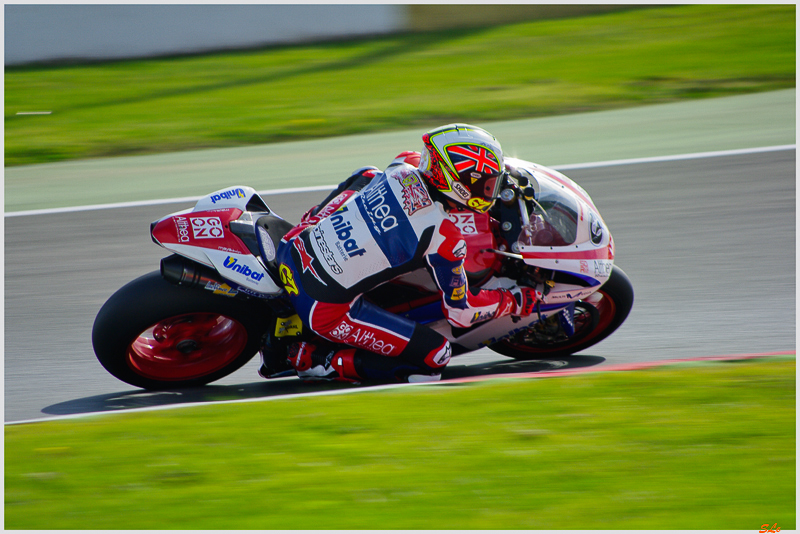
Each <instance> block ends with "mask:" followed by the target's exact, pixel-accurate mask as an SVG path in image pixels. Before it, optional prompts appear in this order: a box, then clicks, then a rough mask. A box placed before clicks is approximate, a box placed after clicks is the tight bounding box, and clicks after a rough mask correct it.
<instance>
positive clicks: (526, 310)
mask: <svg viewBox="0 0 800 534" xmlns="http://www.w3.org/2000/svg"><path fill="white" fill-rule="evenodd" d="M511 294H512V295H513V296H514V301H515V302H516V304H517V307H516V310H515V311H513V312H512V313H511V315H516V316H518V317H527V316H528V315H530V314H532V313H533V312H534V310H535V308H536V303H537V302H541V300H542V292H541V291H539V290H538V289H535V288H532V287H519V286H517V287H514V288H512V289H511Z"/></svg>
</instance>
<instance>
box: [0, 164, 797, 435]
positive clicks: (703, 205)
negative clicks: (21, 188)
mask: <svg viewBox="0 0 800 534" xmlns="http://www.w3.org/2000/svg"><path fill="white" fill-rule="evenodd" d="M795 165H796V164H795V150H794V149H784V150H778V151H772V152H762V153H753V154H742V155H729V156H717V157H704V158H697V159H685V160H677V161H662V162H648V163H637V164H625V165H612V166H601V167H595V168H581V169H573V170H565V171H564V172H565V173H566V174H567V175H569V176H570V177H571V178H573V179H574V180H576V181H577V182H578V183H580V184H581V185H582V186H583V187H584V188H585V189H586V190H587V191H588V192H589V194H590V195H591V196H592V198H593V200H594V201H595V204H596V205H597V206H598V208H599V209H600V212H601V214H602V215H603V217H604V219H605V221H606V223H607V225H608V226H609V229H610V231H611V232H612V234H613V236H614V239H615V241H616V245H617V258H616V264H617V265H619V266H620V267H622V269H624V270H625V272H626V273H627V274H628V275H629V277H630V278H631V280H632V282H633V285H634V289H635V292H636V301H635V303H634V308H633V311H632V312H631V315H630V316H629V318H628V320H627V321H626V323H625V324H623V325H622V327H621V328H620V329H619V330H618V331H617V332H616V333H615V334H613V335H612V336H611V337H610V338H608V339H607V340H605V341H603V342H602V343H600V344H599V345H596V346H595V347H592V348H590V349H588V350H587V351H584V352H583V353H581V354H579V355H576V356H573V357H571V358H569V359H568V360H564V361H533V362H517V361H515V360H512V359H509V358H506V357H504V356H500V355H498V354H495V353H494V352H492V351H491V350H489V349H482V350H480V351H477V352H475V353H472V354H468V355H464V356H459V357H456V358H454V359H453V360H452V362H451V364H450V365H449V367H448V368H447V370H446V371H445V373H444V375H443V378H444V379H448V378H463V377H469V376H480V375H487V374H500V373H502V374H507V373H517V372H519V373H523V372H525V373H527V372H533V371H546V370H556V369H560V370H563V369H568V368H580V367H584V368H588V367H591V368H596V369H602V368H603V367H604V366H610V365H618V364H626V363H636V362H649V361H658V360H668V359H675V358H691V357H698V356H712V355H723V354H747V353H769V352H791V351H794V349H795V203H796V199H795ZM348 170H349V169H348ZM225 185H229V184H221V186H220V187H224V186H225ZM325 194H326V193H325V192H315V193H301V194H297V193H295V194H281V195H273V196H265V200H266V201H267V203H268V204H270V206H272V208H273V209H274V210H275V211H276V212H277V213H279V214H280V215H282V216H283V217H284V218H286V219H288V220H290V221H297V220H298V219H299V216H300V214H301V213H302V212H303V211H304V210H305V209H306V208H307V207H308V206H310V205H311V204H313V203H316V201H318V200H320V199H321V198H323V197H324V196H325ZM191 205H192V203H191V202H182V203H177V204H166V205H156V206H147V207H133V208H120V209H105V210H95V211H80V212H74V213H58V214H48V215H35V216H19V217H6V219H5V421H6V422H7V423H8V422H15V421H24V420H35V419H42V418H48V417H52V416H60V415H71V414H83V413H94V412H104V411H115V410H120V409H126V408H139V407H149V406H162V405H172V404H183V403H192V402H200V401H212V400H213V401H217V400H227V399H248V398H262V397H270V396H275V395H284V394H292V393H302V392H307V391H317V390H320V389H338V388H350V387H353V386H350V385H345V384H325V385H322V386H311V385H304V384H302V383H300V382H299V381H298V380H296V379H292V378H290V379H280V380H276V381H266V380H263V379H261V378H260V377H259V376H258V375H257V373H256V369H257V365H258V357H256V358H254V359H253V360H252V361H251V362H250V363H249V364H248V365H246V366H245V367H244V368H242V369H241V370H239V371H238V372H236V373H234V374H233V375H231V376H229V377H227V378H225V379H223V380H221V381H218V382H216V383H214V384H212V385H209V386H206V387H204V388H196V389H192V390H184V391H175V392H145V391H142V390H138V389H136V388H133V387H131V386H128V385H127V384H125V383H123V382H120V381H118V380H117V379H116V378H114V377H112V376H111V375H109V374H108V373H107V372H106V371H105V370H104V369H103V368H102V367H101V366H100V364H99V363H98V362H97V361H96V359H95V356H94V353H93V351H92V346H91V329H92V323H93V321H94V317H95V315H96V313H97V311H98V310H99V308H100V306H101V305H102V304H103V302H104V301H105V300H106V299H107V298H108V297H109V296H110V295H111V294H112V293H113V292H114V291H116V290H117V289H118V288H119V287H121V286H122V285H124V284H125V283H127V282H128V281H130V280H132V279H134V278H136V277H138V276H140V275H142V274H145V273H147V272H149V271H152V270H155V269H157V268H158V262H159V260H160V258H161V257H163V256H166V255H167V254H166V251H164V250H163V249H161V248H159V247H158V246H156V245H155V244H153V243H152V241H151V240H150V237H149V232H148V230H149V225H150V222H152V221H153V220H155V219H157V218H160V217H161V216H163V215H166V214H168V213H171V212H174V211H178V210H180V209H184V208H187V207H190V206H191ZM362 387H363V386H362Z"/></svg>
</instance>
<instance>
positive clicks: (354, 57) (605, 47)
mask: <svg viewBox="0 0 800 534" xmlns="http://www.w3.org/2000/svg"><path fill="white" fill-rule="evenodd" d="M795 9H796V8H795V6H794V5H742V6H739V5H691V6H671V7H666V8H654V9H646V10H636V11H631V12H623V13H614V14H608V15H600V16H590V17H582V18H575V19H563V20H550V21H537V22H525V23H520V24H514V25H507V26H498V27H491V28H485V29H477V30H460V31H445V32H438V33H424V34H408V35H399V36H392V37H385V38H381V39H376V40H369V41H351V42H339V43H332V44H331V43H329V44H324V45H305V46H293V47H285V48H274V49H270V50H262V51H251V52H239V53H226V54H216V55H208V56H197V57H183V58H173V59H158V60H141V61H124V62H114V63H107V64H92V65H84V66H60V67H26V68H6V70H5V113H4V117H5V165H6V166H10V165H22V164H31V163H41V162H49V161H59V160H66V159H74V158H91V157H99V156H116V155H124V154H145V153H155V152H167V151H176V150H187V149H196V148H204V147H226V146H241V145H248V144H259V143H269V142H275V141H286V140H293V139H303V138H313V137H324V136H336V135H343V134H352V133H360V132H370V131H386V130H393V129H401V128H408V127H433V126H437V125H440V124H443V123H447V122H451V121H456V120H457V121H466V122H473V123H481V122H486V121H495V120H505V119H514V118H522V117H536V116H545V115H554V114H564V113H571V112H577V111H587V110H600V109H610V108H620V107H626V106H634V105H641V104H648V103H657V102H670V101H676V100H681V99H691V98H704V97H713V96H720V95H729V94H737V93H745V92H755V91H766V90H773V89H781V88H789V87H794V86H795ZM20 111H52V114H51V115H23V116H18V115H16V113H17V112H20Z"/></svg>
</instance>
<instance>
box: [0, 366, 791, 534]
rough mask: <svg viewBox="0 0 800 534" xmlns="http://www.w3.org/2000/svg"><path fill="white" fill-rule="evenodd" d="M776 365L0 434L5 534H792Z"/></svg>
mask: <svg viewBox="0 0 800 534" xmlns="http://www.w3.org/2000/svg"><path fill="white" fill-rule="evenodd" d="M795 372H796V367H795V360H794V356H791V357H775V358H769V359H760V360H745V361H736V362H732V361H729V362H715V363H698V364H683V365H678V366H671V367H662V368H656V369H651V370H646V371H634V372H614V373H596V374H585V375H581V376H575V377H562V378H552V379H542V380H530V379H528V380H508V379H501V380H493V381H490V382H483V383H473V384H468V385H460V386H459V385H450V386H441V385H438V386H433V387H415V388H402V389H394V390H384V391H373V392H368V391H365V392H360V393H358V394H355V395H340V396H325V397H308V398H303V399H293V400H274V401H270V402H268V403H264V402H256V403H245V404H227V405H216V406H207V407H196V408H185V409H181V410H172V411H165V412H149V413H139V414H120V415H106V416H99V417H95V418H87V419H83V420H79V421H60V422H47V423H36V424H27V425H19V426H9V427H6V429H5V527H6V528H8V529H47V530H49V529H119V528H125V529H132V530H138V529H272V530H274V529H315V530H316V529H326V530H327V529H436V530H450V529H452V530H466V529H488V530H491V529H498V528H502V529H548V530H563V529H567V530H573V529H579V530H584V529H591V530H595V529H598V530H599V529H643V530H650V529H670V530H672V529H674V530H717V531H720V530H723V531H724V530H742V531H751V532H755V531H757V530H759V528H760V527H761V525H763V524H765V523H769V524H770V525H773V524H775V523H777V525H778V526H779V527H780V528H781V529H782V530H784V531H786V530H790V529H795V528H796V526H795V521H796V516H795V490H796V487H795V447H796V439H795V415H796V414H795Z"/></svg>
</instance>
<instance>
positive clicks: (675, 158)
mask: <svg viewBox="0 0 800 534" xmlns="http://www.w3.org/2000/svg"><path fill="white" fill-rule="evenodd" d="M796 149H797V145H777V146H765V147H758V148H743V149H738V150H718V151H715V152H694V153H691V154H677V155H673V156H657V157H651V158H634V159H617V160H609V161H595V162H591V163H574V164H569V165H554V166H553V167H552V168H553V169H555V170H558V171H565V170H573V169H593V168H599V167H612V166H614V165H634V164H637V163H660V162H666V161H680V160H685V159H702V158H714V157H720V156H738V155H743V154H759V153H762V152H777V151H781V150H796ZM335 187H336V185H319V186H314V187H295V188H289V189H270V190H268V191H259V194H261V195H283V194H287V193H305V192H312V191H327V190H330V189H333V188H335ZM201 198H202V197H183V198H167V199H160V200H143V201H134V202H116V203H113V204H94V205H91V206H70V207H65V208H48V209H40V210H26V211H12V212H8V213H5V217H24V216H27V215H51V214H55V213H71V212H76V211H92V210H104V209H115V208H133V207H139V206H155V205H159V204H175V203H179V202H197V201H198V200H200V199H201Z"/></svg>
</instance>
